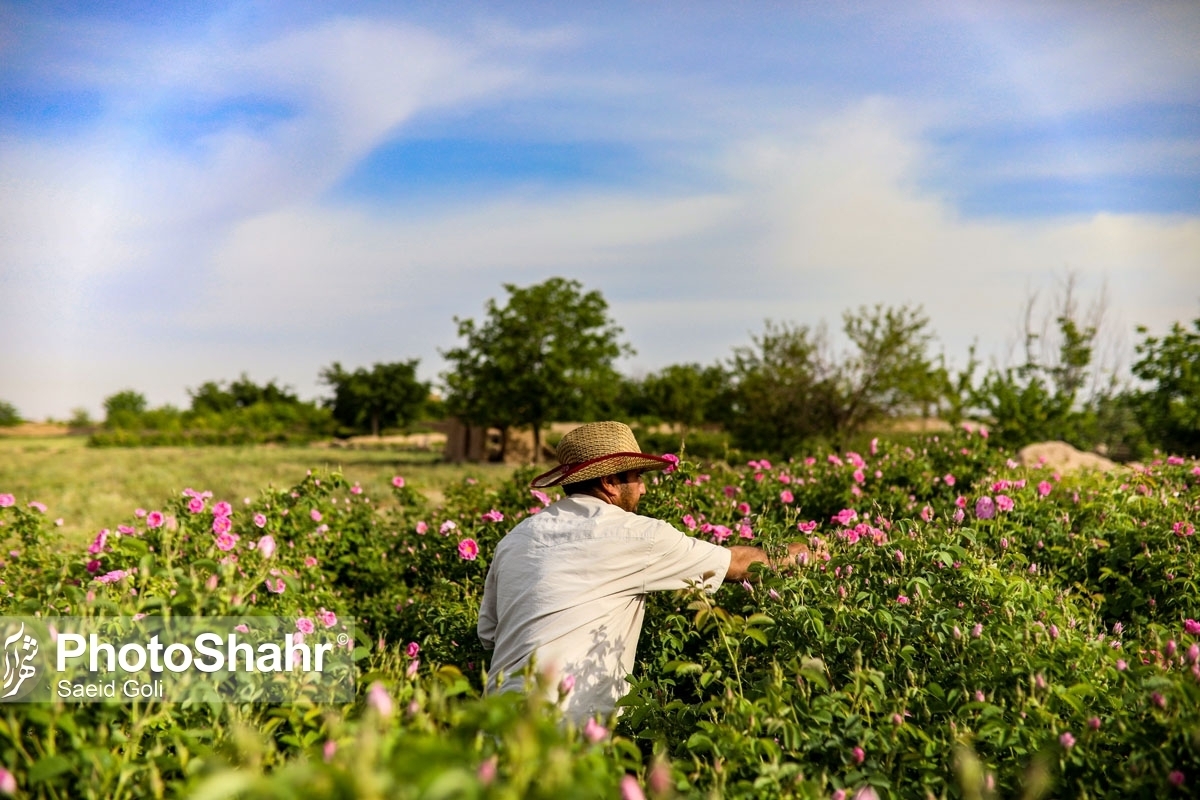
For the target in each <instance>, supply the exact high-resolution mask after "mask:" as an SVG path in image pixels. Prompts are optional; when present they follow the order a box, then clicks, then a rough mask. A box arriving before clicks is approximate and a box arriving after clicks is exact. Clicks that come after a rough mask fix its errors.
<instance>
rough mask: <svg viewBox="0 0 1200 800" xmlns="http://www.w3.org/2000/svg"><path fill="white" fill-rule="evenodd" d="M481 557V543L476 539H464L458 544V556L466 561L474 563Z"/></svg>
mask: <svg viewBox="0 0 1200 800" xmlns="http://www.w3.org/2000/svg"><path fill="white" fill-rule="evenodd" d="M478 555H479V543H478V542H476V541H475V540H474V539H463V540H462V541H461V542H459V543H458V556H459V558H462V559H463V560H465V561H474V560H475V558H476V557H477V556H478Z"/></svg>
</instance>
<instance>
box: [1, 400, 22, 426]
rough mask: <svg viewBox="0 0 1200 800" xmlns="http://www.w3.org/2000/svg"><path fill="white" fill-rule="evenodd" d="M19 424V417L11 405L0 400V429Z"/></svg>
mask: <svg viewBox="0 0 1200 800" xmlns="http://www.w3.org/2000/svg"><path fill="white" fill-rule="evenodd" d="M20 424H21V415H20V413H18V412H17V407H16V406H14V405H13V404H12V403H8V402H5V401H4V400H0V428H11V427H12V426H13V425H20Z"/></svg>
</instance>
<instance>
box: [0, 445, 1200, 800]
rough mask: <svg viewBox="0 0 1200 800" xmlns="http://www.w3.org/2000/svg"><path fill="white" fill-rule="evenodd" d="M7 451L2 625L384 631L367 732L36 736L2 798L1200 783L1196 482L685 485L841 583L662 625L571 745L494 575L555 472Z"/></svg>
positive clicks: (901, 476) (690, 596) (950, 476)
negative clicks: (194, 620) (600, 714)
mask: <svg viewBox="0 0 1200 800" xmlns="http://www.w3.org/2000/svg"><path fill="white" fill-rule="evenodd" d="M3 446H4V447H5V448H9V447H20V448H22V449H20V450H19V451H18V450H14V449H7V450H5V451H4V452H5V454H6V455H7V454H10V453H11V454H14V457H13V458H12V459H5V463H4V467H3V470H4V471H3V472H2V473H0V521H3V522H4V523H5V530H7V531H8V532H9V542H8V544H7V547H8V548H11V552H10V554H9V556H8V557H7V559H6V560H7V563H6V565H5V567H4V573H3V578H4V581H5V588H6V589H7V591H8V594H7V596H6V597H3V598H0V614H3V615H7V616H15V615H22V614H23V615H31V616H32V615H34V614H38V615H41V616H42V617H49V618H53V617H55V616H59V615H61V616H69V615H82V616H88V617H95V618H101V617H103V616H109V615H127V616H128V615H134V614H149V615H151V616H154V615H175V616H206V617H229V616H238V617H241V618H244V619H247V620H251V621H252V620H253V619H254V618H255V617H256V615H270V616H272V617H277V618H284V619H295V620H296V623H295V624H296V626H297V628H299V629H301V630H303V628H302V627H301V625H302V624H307V625H310V626H311V625H312V621H313V620H314V619H321V618H323V615H326V614H329V613H331V612H336V620H337V622H336V623H330V624H337V625H345V624H346V623H347V622H348V621H350V620H353V621H354V623H355V625H356V627H355V629H354V637H355V644H356V647H355V648H354V656H355V659H356V664H357V667H356V673H357V692H356V699H355V701H354V702H349V703H340V704H333V705H329V704H326V705H319V704H314V703H312V702H310V701H308V700H306V699H304V698H303V697H300V698H298V699H297V700H296V701H294V702H292V703H289V704H284V705H280V704H274V705H272V704H267V703H262V702H253V701H251V700H244V701H239V702H226V703H212V704H206V703H200V704H196V703H170V702H160V701H153V700H152V701H146V702H138V703H126V702H121V701H105V702H96V703H87V704H82V705H77V704H72V703H64V702H61V701H56V702H53V703H45V704H40V705H9V706H7V707H6V708H4V713H3V716H2V717H0V765H2V766H3V768H4V770H5V772H4V773H3V774H0V790H3V788H4V786H5V785H9V786H12V787H15V790H16V791H18V792H19V793H20V794H21V796H30V797H46V798H66V797H70V798H76V797H88V798H93V797H94V798H133V797H139V798H140V797H199V798H206V799H208V800H216V798H230V799H232V798H259V797H262V798H295V797H316V798H350V797H377V798H391V797H412V798H426V797H427V798H448V797H463V798H468V797H505V798H524V797H545V798H556V800H562V799H564V798H576V797H618V796H620V797H624V798H639V797H654V798H666V797H706V798H720V797H748V798H760V797H805V798H830V797H832V798H838V799H839V800H841V799H842V798H851V797H856V798H860V800H865V799H866V798H870V797H879V798H892V797H895V798H926V797H931V796H932V797H968V798H973V797H1030V798H1034V797H1171V796H1177V797H1187V796H1193V793H1194V791H1195V787H1196V785H1197V782H1200V622H1198V621H1197V619H1200V586H1198V583H1197V578H1196V576H1197V575H1198V574H1200V570H1197V566H1198V565H1197V563H1196V562H1197V549H1196V544H1195V542H1196V539H1195V535H1194V534H1195V527H1196V524H1197V522H1198V521H1200V465H1197V463H1196V462H1194V461H1185V460H1184V459H1176V458H1171V459H1160V460H1157V461H1155V462H1152V463H1149V464H1148V465H1147V467H1146V468H1145V469H1144V470H1125V471H1122V472H1117V473H1113V474H1111V475H1057V474H1054V473H1053V472H1052V471H1051V470H1049V469H1044V468H1031V469H1026V468H1022V467H1018V466H1017V465H1016V463H1015V462H1013V461H1011V460H1010V458H1009V454H1007V453H1004V452H1002V451H999V450H997V449H995V448H993V447H991V446H989V444H988V442H987V440H986V439H985V438H983V437H981V436H980V435H978V434H971V433H967V432H952V433H947V434H942V435H940V436H933V437H930V438H928V439H926V440H924V441H923V442H921V443H917V444H916V445H915V446H911V447H907V446H904V445H897V444H891V443H888V442H880V443H878V447H877V448H876V447H875V446H874V445H872V447H871V448H870V450H869V451H868V452H864V453H861V454H859V453H819V454H813V457H811V458H809V459H800V460H796V461H792V462H788V463H782V464H781V463H776V464H769V463H767V462H764V461H755V462H751V463H749V464H746V465H737V466H734V467H723V466H714V465H708V466H702V465H699V464H691V463H686V462H685V463H683V464H681V465H680V468H679V469H677V470H675V471H673V472H672V473H670V474H664V475H660V476H658V477H657V478H656V480H654V481H653V485H652V486H651V487H650V491H649V492H648V494H647V495H646V497H645V498H644V500H643V508H642V512H643V513H648V514H651V515H654V516H658V517H660V518H662V519H666V520H668V521H670V522H672V523H673V524H675V525H677V526H679V527H681V528H683V529H687V530H689V531H691V533H692V534H693V535H695V536H701V537H705V538H708V539H710V540H713V541H718V542H725V543H727V544H733V543H739V542H752V543H755V544H759V545H762V546H765V547H767V548H768V549H770V548H774V547H777V546H780V545H781V544H782V543H783V542H786V541H789V540H794V539H797V538H803V539H812V540H813V543H814V544H817V543H819V544H821V545H822V546H823V547H824V548H825V549H826V550H827V558H818V559H816V560H815V561H814V562H813V563H811V564H809V565H807V566H806V567H804V568H801V569H798V570H796V571H792V572H783V573H776V572H772V571H769V570H763V571H762V572H760V573H758V575H757V576H756V577H755V578H754V579H752V580H750V581H747V582H745V583H744V584H731V585H725V586H723V587H722V588H721V589H720V590H719V591H718V592H717V593H716V594H715V595H712V596H707V595H702V594H696V593H690V592H672V593H661V594H655V595H652V596H651V597H650V599H649V602H648V603H647V614H646V625H645V630H644V632H643V635H642V638H641V641H640V644H639V648H638V667H637V669H636V670H635V673H634V675H633V676H632V679H631V681H632V682H631V686H630V691H629V694H628V695H627V697H626V699H625V700H624V701H623V706H624V708H623V713H622V714H621V716H620V717H618V718H615V719H607V720H598V721H595V722H594V723H592V724H591V725H589V726H587V727H585V728H583V729H575V728H574V727H571V726H567V725H564V724H563V723H562V722H561V721H560V717H559V714H558V712H557V709H556V707H555V703H554V697H555V696H556V694H557V693H559V692H566V691H570V688H569V686H570V685H569V682H566V683H561V682H560V680H561V678H563V677H565V676H547V675H541V674H540V673H537V672H533V673H531V674H530V676H529V677H530V679H531V680H535V681H540V682H542V683H543V685H545V687H546V689H547V691H548V693H549V696H550V698H549V699H548V700H541V699H538V698H536V697H532V698H528V699H526V698H523V697H521V696H519V695H516V694H504V695H496V696H490V695H485V694H484V693H483V692H482V691H481V689H480V687H481V683H482V678H483V674H484V670H485V669H486V665H487V653H486V652H485V651H483V649H482V648H481V646H480V645H479V643H478V640H477V638H476V637H475V635H474V626H475V622H476V612H477V609H478V603H479V598H480V594H481V592H482V584H483V577H484V575H485V574H486V571H487V564H488V560H489V556H490V553H491V552H492V550H493V548H494V547H495V545H496V543H497V542H498V541H499V539H500V538H501V537H502V536H503V535H504V533H505V531H507V530H508V528H509V527H510V526H511V525H512V524H514V522H516V521H517V520H519V519H520V518H521V517H523V516H525V515H527V514H530V513H536V512H537V511H538V510H540V508H541V507H542V506H543V502H544V501H543V499H542V498H539V497H537V496H536V495H534V494H533V493H532V492H531V491H530V490H529V489H528V478H529V477H530V474H531V473H530V471H528V470H518V471H517V472H516V473H515V474H514V475H512V480H507V477H508V476H507V475H506V474H502V473H487V474H480V475H478V476H476V475H471V474H468V473H470V472H471V470H462V471H461V472H458V473H455V472H453V471H446V468H443V467H440V466H435V465H426V466H420V465H408V464H399V463H397V461H396V460H395V459H396V457H395V455H394V454H393V455H388V454H380V453H357V452H356V453H348V454H342V453H339V454H337V459H338V461H337V462H336V463H335V461H334V459H333V458H331V454H330V453H329V451H312V452H311V453H306V452H304V451H283V450H280V451H260V450H253V451H228V452H213V453H208V452H206V451H175V452H174V453H170V454H168V453H164V454H162V456H161V458H160V457H159V455H158V454H157V453H151V452H148V451H140V452H137V451H134V452H128V453H121V452H118V451H101V452H100V453H94V454H93V453H89V452H88V451H85V450H82V449H80V448H78V447H73V446H71V445H66V446H64V449H62V450H58V451H56V450H54V449H53V448H54V447H55V445H54V444H53V443H51V442H46V441H38V442H27V443H25V444H22V445H12V444H11V443H3ZM39 448H40V449H39ZM310 456H311V457H314V458H315V460H314V461H312V462H310V463H304V458H306V457H310ZM14 462H20V463H17V464H16V465H15V466H14ZM152 462H153V463H152ZM326 464H328V465H331V466H336V465H337V464H340V465H341V466H342V467H343V468H344V470H345V476H344V477H343V476H342V475H339V474H337V473H336V472H334V473H327V472H324V471H323V470H321V469H320V468H321V467H322V465H326ZM309 468H314V473H313V474H312V475H308V474H307V472H308V470H309ZM456 469H457V468H456ZM72 470H75V472H74V473H72ZM201 470H204V472H201ZM256 470H257V471H256ZM289 472H290V473H291V474H290V475H289V474H288V473H289ZM395 474H401V475H403V476H405V478H406V479H405V481H404V482H403V485H394V484H392V483H391V477H392V476H393V475H395ZM73 475H74V477H73ZM39 481H40V482H41V483H39ZM255 481H258V482H259V485H258V489H264V488H265V484H266V483H271V482H275V483H276V486H277V487H283V488H277V489H274V490H269V491H259V490H258V489H255V487H254V486H253V485H252V484H253V483H254V482H255ZM76 483H78V484H80V485H82V486H83V487H85V489H84V490H83V491H79V492H78V493H77V494H70V493H65V496H66V497H68V498H74V499H72V500H70V502H71V503H74V504H75V505H72V506H70V508H71V509H72V511H71V512H69V513H71V514H78V517H79V519H81V520H83V519H87V520H88V522H87V523H86V524H81V525H80V526H79V527H77V528H76V529H74V530H68V533H69V534H70V535H69V536H67V537H66V538H64V537H63V531H64V530H66V529H67V525H66V524H64V526H63V527H62V528H57V527H55V525H54V524H53V519H54V518H56V517H58V516H67V515H68V512H64V511H62V510H60V509H61V508H63V507H62V506H59V505H58V503H60V502H62V501H61V500H60V499H59V495H60V494H64V492H63V488H59V489H56V488H55V487H71V486H74V485H76ZM291 483H294V484H295V485H294V486H289V484H291ZM397 483H400V482H397ZM356 484H358V485H359V486H361V491H359V488H358V487H356ZM181 485H182V487H183V488H189V487H190V488H193V489H195V490H197V491H196V493H195V494H193V496H182V495H180V490H181V489H180V487H181ZM26 487H27V488H26ZM417 488H420V489H421V490H422V491H418V490H416V489H417ZM205 491H212V492H213V494H212V496H210V497H208V496H204V495H203V494H202V493H203V492H205ZM99 493H104V494H105V495H106V496H107V497H108V498H109V502H113V503H114V504H115V505H114V507H113V510H112V512H111V513H112V514H113V516H112V517H110V518H108V519H107V520H105V519H104V518H103V516H102V515H103V514H106V513H109V512H107V511H98V510H97V509H96V507H95V506H89V505H88V504H87V502H88V497H89V496H90V495H91V494H99ZM435 493H436V495H435ZM431 496H434V497H435V499H436V502H431ZM245 497H249V498H250V502H249V503H244V502H243V498H245ZM368 499H369V500H370V502H368ZM549 499H551V500H552V499H553V498H549ZM31 501H40V502H42V503H45V504H46V505H47V506H48V508H47V509H46V511H45V512H44V513H43V512H42V511H40V510H39V509H38V508H37V507H31V506H30V505H29V504H30V502H31ZM226 501H228V505H226V504H225V502H226ZM137 507H141V508H143V509H146V510H148V511H149V512H151V513H150V514H149V515H147V516H144V517H141V516H136V515H135V514H134V508H137ZM156 513H157V514H161V516H156ZM95 514H101V516H92V515H95ZM99 524H103V526H104V528H106V529H110V531H111V532H110V533H109V534H108V535H106V536H97V535H96V532H95V530H94V529H96V528H97V526H98V525H99ZM117 524H123V525H125V526H126V527H125V529H124V530H123V531H122V530H118V529H117V527H116V525H117ZM81 532H82V533H83V534H84V535H83V536H82V538H81V537H80V536H79V534H80V533H81ZM268 540H269V545H270V546H269V547H268V546H267V545H268ZM6 781H11V783H9V784H6Z"/></svg>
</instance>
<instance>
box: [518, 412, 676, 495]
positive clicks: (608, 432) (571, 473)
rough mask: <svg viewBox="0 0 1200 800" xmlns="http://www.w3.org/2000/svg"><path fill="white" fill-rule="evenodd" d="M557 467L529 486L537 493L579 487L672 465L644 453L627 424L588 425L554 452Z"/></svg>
mask: <svg viewBox="0 0 1200 800" xmlns="http://www.w3.org/2000/svg"><path fill="white" fill-rule="evenodd" d="M555 454H556V455H557V456H558V466H557V467H555V468H554V469H552V470H550V471H549V472H546V473H544V474H542V475H538V476H537V477H536V478H534V479H533V482H532V483H531V484H530V485H531V486H533V487H534V488H536V489H545V488H546V487H547V486H559V485H561V484H567V483H579V482H581V481H586V480H590V479H592V478H602V477H604V476H605V475H619V474H620V473H622V472H627V471H628V470H632V469H637V470H643V471H644V470H651V469H663V468H665V467H666V466H667V465H668V464H670V463H671V462H670V461H668V460H667V459H665V458H662V457H661V456H652V455H650V454H649V453H643V452H641V451H640V449H639V448H638V443H637V439H635V438H634V436H633V431H631V430H630V429H629V426H628V425H626V424H625V423H624V422H589V423H588V424H586V425H580V426H579V427H578V428H575V429H574V430H572V431H571V432H570V433H568V434H567V435H566V436H564V437H563V438H562V440H561V441H560V442H559V443H558V447H557V449H556V450H555Z"/></svg>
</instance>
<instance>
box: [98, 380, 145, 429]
mask: <svg viewBox="0 0 1200 800" xmlns="http://www.w3.org/2000/svg"><path fill="white" fill-rule="evenodd" d="M146 408H147V405H146V396H145V395H144V394H142V393H141V392H135V391H134V390H133V389H124V390H122V391H119V392H117V393H116V394H112V395H109V396H108V397H106V398H104V427H106V428H126V429H132V428H138V427H140V426H141V424H142V415H143V414H145V413H146Z"/></svg>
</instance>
